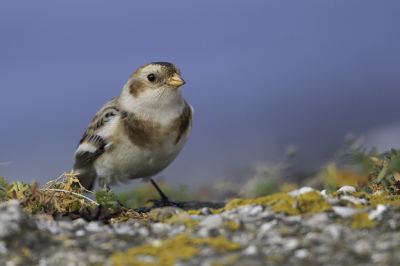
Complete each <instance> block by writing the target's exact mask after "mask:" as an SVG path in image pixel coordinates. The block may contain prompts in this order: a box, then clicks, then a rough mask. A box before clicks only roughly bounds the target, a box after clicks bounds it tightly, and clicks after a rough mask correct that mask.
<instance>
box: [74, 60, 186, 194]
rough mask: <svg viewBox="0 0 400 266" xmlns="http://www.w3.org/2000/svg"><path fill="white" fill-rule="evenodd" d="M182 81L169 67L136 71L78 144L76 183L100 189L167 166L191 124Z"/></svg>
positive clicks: (160, 64) (158, 64)
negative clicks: (96, 183) (95, 185)
mask: <svg viewBox="0 0 400 266" xmlns="http://www.w3.org/2000/svg"><path fill="white" fill-rule="evenodd" d="M185 83H186V82H185V81H184V80H183V79H182V78H181V74H180V70H179V68H178V67H177V66H175V65H174V64H171V63H167V62H155V63H149V64H146V65H143V66H141V67H139V68H138V69H137V70H136V71H135V72H134V73H133V74H132V75H131V76H130V78H129V79H128V81H127V82H126V84H125V85H124V87H123V88H122V92H121V94H119V95H118V96H116V97H114V98H112V99H111V100H110V101H109V102H107V103H106V104H105V105H104V106H103V107H102V108H101V109H100V111H98V112H97V114H96V115H95V116H94V118H93V119H92V121H91V122H90V124H89V126H88V128H87V130H86V131H85V133H84V134H83V136H82V138H81V140H80V142H79V145H78V147H77V149H76V151H75V164H74V171H75V172H76V173H80V174H79V175H78V176H77V177H78V180H79V182H80V183H81V185H82V186H83V187H85V188H86V189H88V190H90V189H92V187H93V185H94V182H95V180H96V178H97V180H98V184H99V186H100V187H104V185H106V186H107V187H108V186H111V185H115V184H116V183H117V182H118V181H120V182H122V183H126V182H127V181H128V180H131V179H138V178H150V177H152V176H154V175H156V174H157V173H159V172H161V171H162V170H164V169H165V168H166V167H167V166H168V165H169V164H171V163H172V162H173V161H174V160H175V158H176V157H177V156H178V154H179V153H180V151H181V150H182V148H183V146H184V145H185V143H186V141H187V140H188V138H189V135H190V132H191V129H192V124H193V107H192V106H191V105H190V104H188V103H187V102H186V100H185V99H184V98H183V97H182V89H181V87H182V85H184V84H185ZM151 181H152V183H153V185H155V183H154V181H153V180H151ZM155 187H156V189H157V190H158V191H159V193H160V192H161V191H160V190H159V189H158V187H157V186H156V185H155ZM160 195H161V196H162V198H163V194H162V192H161V193H160Z"/></svg>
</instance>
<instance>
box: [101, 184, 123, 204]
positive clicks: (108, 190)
mask: <svg viewBox="0 0 400 266" xmlns="http://www.w3.org/2000/svg"><path fill="white" fill-rule="evenodd" d="M106 187H107V193H108V192H110V190H111V189H110V187H109V186H106ZM113 196H114V193H113V194H112V197H113ZM116 202H117V206H119V207H124V208H126V207H125V206H124V205H123V204H122V203H121V202H120V201H119V200H116Z"/></svg>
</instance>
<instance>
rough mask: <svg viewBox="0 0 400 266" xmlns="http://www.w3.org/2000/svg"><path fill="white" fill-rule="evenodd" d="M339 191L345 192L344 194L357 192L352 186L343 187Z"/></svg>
mask: <svg viewBox="0 0 400 266" xmlns="http://www.w3.org/2000/svg"><path fill="white" fill-rule="evenodd" d="M339 191H343V192H356V189H355V188H354V187H352V186H343V187H341V188H339V189H338V192H339Z"/></svg>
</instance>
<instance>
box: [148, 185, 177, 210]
mask: <svg viewBox="0 0 400 266" xmlns="http://www.w3.org/2000/svg"><path fill="white" fill-rule="evenodd" d="M150 182H151V184H153V186H154V187H155V189H156V190H157V192H158V194H160V197H161V200H154V199H150V200H148V201H147V202H149V201H150V202H153V203H154V205H158V207H164V206H174V207H177V203H178V202H175V201H170V200H169V199H168V197H167V196H166V195H165V194H164V192H162V191H161V189H160V188H159V187H158V186H157V184H156V182H154V180H153V179H151V178H150Z"/></svg>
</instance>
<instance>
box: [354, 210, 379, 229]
mask: <svg viewBox="0 0 400 266" xmlns="http://www.w3.org/2000/svg"><path fill="white" fill-rule="evenodd" d="M368 215H369V214H368V212H363V213H356V214H354V215H353V221H352V222H351V227H353V228H354V229H364V228H371V227H374V226H376V224H377V223H376V222H375V221H372V220H370V219H369V217H368Z"/></svg>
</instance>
